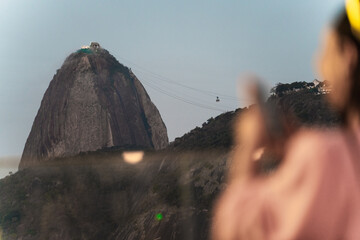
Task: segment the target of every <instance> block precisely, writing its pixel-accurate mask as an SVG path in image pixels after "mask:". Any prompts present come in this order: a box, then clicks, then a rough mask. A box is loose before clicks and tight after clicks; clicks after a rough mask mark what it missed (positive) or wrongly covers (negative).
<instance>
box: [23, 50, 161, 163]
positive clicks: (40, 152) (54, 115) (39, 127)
mask: <svg viewBox="0 0 360 240" xmlns="http://www.w3.org/2000/svg"><path fill="white" fill-rule="evenodd" d="M167 145H168V136H167V130H166V126H165V124H164V122H163V121H162V119H161V116H160V113H159V111H158V110H157V108H156V107H155V105H154V104H153V103H152V102H151V100H150V97H149V95H148V94H147V93H146V90H145V89H144V87H143V86H142V84H141V83H140V81H139V80H138V79H137V78H136V76H135V75H134V74H133V73H132V72H131V70H130V69H128V68H127V67H125V66H123V65H122V64H120V63H119V62H118V61H117V60H116V59H115V58H114V57H113V56H112V55H111V54H109V52H108V51H106V50H105V49H102V48H100V45H98V44H96V46H93V45H91V47H90V48H84V49H80V50H79V51H77V52H75V53H72V54H71V55H70V56H69V57H68V58H67V59H66V60H65V62H64V64H63V66H62V67H61V68H60V69H59V70H58V71H57V73H56V74H55V76H54V78H53V80H52V81H51V82H50V85H49V87H48V89H47V90H46V92H45V95H44V97H43V100H42V102H41V106H40V109H39V111H38V113H37V115H36V117H35V120H34V123H33V126H32V129H31V132H30V135H29V137H28V139H27V141H26V144H25V148H24V152H23V155H22V158H21V162H20V165H19V168H20V169H22V168H26V167H27V166H30V165H32V164H33V163H38V162H40V161H48V160H50V159H53V158H56V157H67V156H73V155H76V154H78V153H80V152H87V151H95V150H98V149H101V148H106V147H113V146H132V147H135V146H136V147H143V148H154V149H161V148H164V147H166V146H167Z"/></svg>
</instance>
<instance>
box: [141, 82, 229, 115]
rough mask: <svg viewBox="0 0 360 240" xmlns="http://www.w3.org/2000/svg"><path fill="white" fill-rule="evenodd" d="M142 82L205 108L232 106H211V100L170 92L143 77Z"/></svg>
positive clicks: (226, 107) (227, 107)
mask: <svg viewBox="0 0 360 240" xmlns="http://www.w3.org/2000/svg"><path fill="white" fill-rule="evenodd" d="M142 83H143V84H144V85H146V86H149V87H151V88H152V89H154V90H156V91H159V92H161V93H164V94H166V95H167V96H170V97H173V98H175V97H176V99H178V100H179V98H181V99H182V100H185V101H187V102H192V104H197V105H201V106H206V107H207V108H211V109H217V110H222V111H223V112H226V111H225V110H223V109H224V108H225V109H232V107H229V106H224V105H219V104H216V106H215V107H214V106H212V102H206V101H204V100H199V99H196V98H194V97H191V96H190V97H188V98H185V97H183V96H181V95H184V93H180V95H179V93H176V92H175V93H174V92H171V91H169V90H166V89H163V88H161V87H159V86H157V85H155V84H153V83H151V82H148V81H147V80H145V79H143V80H142Z"/></svg>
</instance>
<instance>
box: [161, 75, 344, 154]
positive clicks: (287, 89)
mask: <svg viewBox="0 0 360 240" xmlns="http://www.w3.org/2000/svg"><path fill="white" fill-rule="evenodd" d="M324 85H325V84H324V83H320V84H318V85H317V86H315V84H314V83H308V82H294V83H291V84H281V83H279V84H278V85H277V86H275V87H274V88H273V89H272V91H271V93H272V94H271V96H270V97H269V98H268V100H267V104H268V105H275V106H276V107H277V108H278V109H279V110H280V112H281V113H283V115H284V116H286V118H287V121H289V122H292V123H294V124H296V125H299V126H307V127H332V126H336V125H337V124H339V122H340V118H339V117H338V116H337V115H336V114H335V113H334V112H333V111H332V110H331V109H330V107H329V106H328V104H327V102H326V100H325V97H326V94H327V92H326V91H325V90H324ZM246 110H247V108H244V109H237V110H236V111H232V112H227V113H224V114H221V115H219V116H217V117H215V118H210V119H209V120H208V121H207V122H205V123H203V124H202V127H196V128H195V129H193V130H191V131H190V132H188V133H186V134H185V135H184V136H182V137H180V138H176V139H175V140H174V141H173V142H171V143H170V146H169V147H168V149H171V150H177V151H182V150H201V149H227V150H229V149H230V148H231V146H232V143H233V141H232V139H233V131H232V129H233V125H234V119H235V116H236V115H237V114H238V113H240V112H242V111H246Z"/></svg>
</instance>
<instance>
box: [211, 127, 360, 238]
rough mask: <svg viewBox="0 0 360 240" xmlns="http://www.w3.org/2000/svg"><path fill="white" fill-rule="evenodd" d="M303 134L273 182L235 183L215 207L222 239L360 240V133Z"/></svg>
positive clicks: (216, 235) (216, 234)
mask: <svg viewBox="0 0 360 240" xmlns="http://www.w3.org/2000/svg"><path fill="white" fill-rule="evenodd" d="M356 136H357V140H356V139H354V140H351V141H352V142H353V143H354V148H355V149H357V150H358V151H359V152H358V153H356V151H355V153H352V152H351V151H350V147H349V142H348V141H346V138H345V137H344V134H343V133H341V132H340V131H321V132H320V131H302V132H301V133H299V134H297V135H296V136H295V137H294V138H293V139H292V140H291V142H290V143H289V147H288V151H287V154H286V156H285V159H284V162H283V164H282V165H281V167H280V168H279V169H278V171H277V172H276V173H275V174H273V175H272V176H271V177H268V178H257V179H253V180H249V181H245V182H244V181H242V182H233V183H231V184H230V185H229V186H228V187H227V189H226V190H225V192H224V193H223V195H222V196H221V198H220V200H219V202H218V204H217V206H216V207H215V215H214V219H213V228H212V233H213V239H216V240H235V239H246V240H252V239H256V240H261V239H267V240H293V239H299V240H300V239H301V240H305V239H306V240H311V239H322V240H325V239H326V240H332V239H334V240H339V239H342V240H356V239H360V181H359V179H360V168H359V166H360V162H359V165H357V166H355V165H354V163H356V162H357V161H360V156H358V154H359V153H360V144H359V142H360V141H359V139H360V132H359V134H357V135H356Z"/></svg>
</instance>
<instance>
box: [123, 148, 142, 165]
mask: <svg viewBox="0 0 360 240" xmlns="http://www.w3.org/2000/svg"><path fill="white" fill-rule="evenodd" d="M122 156H123V158H124V161H125V162H127V163H129V164H137V163H139V162H141V161H142V160H143V158H144V152H143V151H136V152H124V153H123V154H122Z"/></svg>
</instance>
